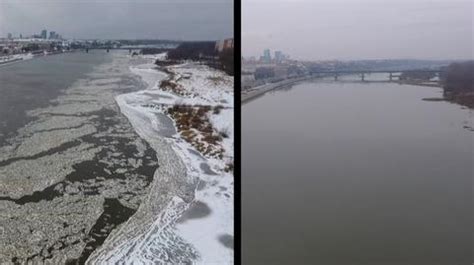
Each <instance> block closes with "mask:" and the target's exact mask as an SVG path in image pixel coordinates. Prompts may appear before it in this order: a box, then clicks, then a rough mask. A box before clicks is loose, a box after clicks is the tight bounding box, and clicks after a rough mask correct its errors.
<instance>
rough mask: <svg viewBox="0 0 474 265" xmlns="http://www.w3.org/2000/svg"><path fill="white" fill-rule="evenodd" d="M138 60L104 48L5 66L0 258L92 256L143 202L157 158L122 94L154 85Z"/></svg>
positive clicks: (1, 73)
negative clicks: (141, 73) (139, 72)
mask: <svg viewBox="0 0 474 265" xmlns="http://www.w3.org/2000/svg"><path fill="white" fill-rule="evenodd" d="M135 63H136V64H139V63H140V60H139V59H133V58H130V57H129V56H128V53H126V52H121V51H116V52H115V51H114V52H110V53H106V52H105V51H103V50H97V51H91V52H90V53H84V52H75V53H68V54H61V55H54V56H46V57H41V58H35V59H32V60H28V61H24V62H18V63H14V64H9V65H4V66H1V67H0V95H1V98H0V236H1V240H0V263H2V264H4V263H10V262H12V263H18V264H26V263H32V264H44V263H49V264H64V263H70V264H76V263H79V264H83V263H85V262H86V260H88V258H89V257H90V255H91V254H92V253H93V252H94V251H96V250H97V249H98V248H100V247H101V246H102V244H103V243H104V241H105V240H106V239H107V238H108V236H109V235H110V233H111V232H112V231H114V229H115V228H117V227H118V226H120V225H121V224H123V223H125V222H126V221H127V220H128V219H129V218H130V217H131V216H132V215H133V214H134V213H135V212H136V211H137V209H138V207H139V206H140V204H141V203H142V201H143V200H144V198H145V196H147V194H148V191H149V186H150V184H151V183H152V182H153V180H154V173H155V170H156V169H157V167H158V163H157V157H156V152H155V150H154V149H153V148H151V147H150V146H149V144H148V143H147V142H146V141H145V140H143V139H142V138H140V137H139V136H138V134H137V133H136V132H135V130H134V128H133V127H132V126H131V124H130V122H129V121H128V119H127V118H126V117H125V116H124V115H122V113H121V112H120V109H119V106H118V105H117V103H116V101H115V97H117V96H118V95H121V94H124V93H129V92H133V91H137V90H140V89H143V88H144V87H145V84H144V82H143V81H142V80H141V78H140V77H138V76H136V75H134V74H133V73H131V72H130V69H129V67H130V65H131V64H135ZM141 63H143V62H141Z"/></svg>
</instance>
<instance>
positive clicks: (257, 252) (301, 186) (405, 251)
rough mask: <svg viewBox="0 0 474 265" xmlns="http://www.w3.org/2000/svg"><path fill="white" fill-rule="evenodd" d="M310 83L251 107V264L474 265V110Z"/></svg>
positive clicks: (245, 213) (353, 86)
mask: <svg viewBox="0 0 474 265" xmlns="http://www.w3.org/2000/svg"><path fill="white" fill-rule="evenodd" d="M439 96H441V92H440V89H437V88H430V87H420V86H408V85H397V84H389V83H379V84H375V83H374V84H362V83H341V82H337V83H336V82H313V83H304V84H300V85H296V86H295V87H293V88H291V89H288V90H284V91H282V90H280V91H277V92H273V93H270V94H267V95H265V96H263V97H261V98H259V99H257V100H255V101H252V102H250V103H248V104H246V105H244V106H243V108H242V109H243V113H242V222H243V223H242V231H243V237H242V248H243V249H242V251H243V264H322V265H330V264H337V265H346V264H347V265H349V264H350V265H356V264H360V265H369V264H370V265H372V264H373V265H388V264H390V265H392V264H393V265H395V264H397V265H409V264H410V265H424V264H426V265H428V264H429V265H441V264H442V265H457V264H459V265H461V264H462V265H464V264H471V262H472V250H473V247H472V246H473V245H472V236H473V233H472V223H473V219H472V211H473V200H472V187H473V185H472V179H473V165H474V157H473V145H474V132H472V131H470V130H469V129H468V128H465V127H469V126H472V124H473V123H474V122H473V120H474V113H473V112H472V111H468V110H466V109H462V108H461V107H460V106H458V105H454V104H450V103H446V102H428V101H423V100H422V98H428V97H439Z"/></svg>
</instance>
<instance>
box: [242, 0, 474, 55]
mask: <svg viewBox="0 0 474 265" xmlns="http://www.w3.org/2000/svg"><path fill="white" fill-rule="evenodd" d="M242 1H243V3H242V46H243V55H244V56H259V55H261V54H262V53H263V52H262V51H263V49H265V48H270V49H272V53H273V51H274V50H275V49H276V50H282V51H284V52H286V53H288V54H290V55H291V56H292V57H293V58H297V59H313V60H318V59H321V60H323V59H384V58H388V59H391V58H410V59H469V58H473V53H474V51H473V49H474V48H473V47H474V37H473V35H474V33H473V27H474V26H473V15H474V4H473V2H474V0H464V1H458V0H398V1H395V0H379V1H377V0H332V1H329V0H308V1H304V0H300V1H298V0H276V1H275V0H273V1H269V0H242Z"/></svg>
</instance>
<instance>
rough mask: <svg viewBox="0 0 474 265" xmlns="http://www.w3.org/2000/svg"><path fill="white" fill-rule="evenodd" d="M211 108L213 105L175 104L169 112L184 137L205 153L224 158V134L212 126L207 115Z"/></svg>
mask: <svg viewBox="0 0 474 265" xmlns="http://www.w3.org/2000/svg"><path fill="white" fill-rule="evenodd" d="M211 110H212V107H211V106H202V105H194V106H190V105H174V106H172V107H170V108H168V110H167V112H168V114H169V115H170V116H171V117H172V118H173V119H174V120H175V122H176V126H177V127H178V131H179V133H180V135H181V136H182V137H183V139H185V140H186V141H187V142H189V143H190V144H192V145H193V146H194V147H195V148H196V149H197V150H198V151H199V152H200V153H202V154H203V155H205V156H209V157H218V158H220V159H222V158H223V154H224V150H223V149H222V146H221V145H220V142H221V141H222V135H221V134H220V133H218V132H216V131H215V130H214V128H213V127H212V124H211V122H210V120H209V117H208V115H207V114H208V113H209V112H210V111H211Z"/></svg>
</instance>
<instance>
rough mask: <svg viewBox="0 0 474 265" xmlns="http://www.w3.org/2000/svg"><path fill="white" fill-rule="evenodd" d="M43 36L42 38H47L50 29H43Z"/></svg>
mask: <svg viewBox="0 0 474 265" xmlns="http://www.w3.org/2000/svg"><path fill="white" fill-rule="evenodd" d="M41 38H42V39H47V38H48V31H47V30H45V29H43V30H42V31H41Z"/></svg>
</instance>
